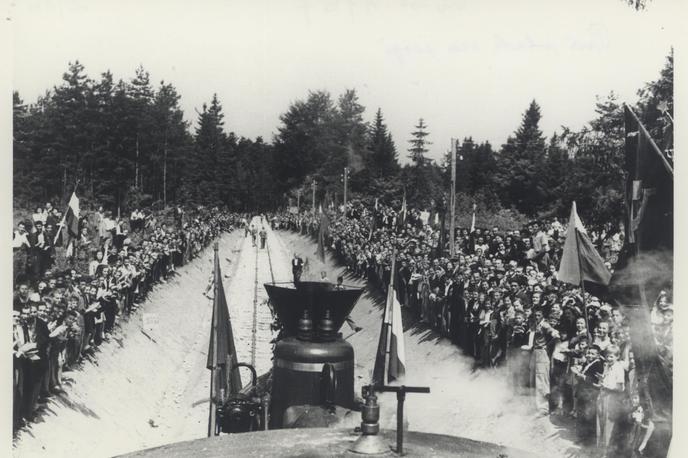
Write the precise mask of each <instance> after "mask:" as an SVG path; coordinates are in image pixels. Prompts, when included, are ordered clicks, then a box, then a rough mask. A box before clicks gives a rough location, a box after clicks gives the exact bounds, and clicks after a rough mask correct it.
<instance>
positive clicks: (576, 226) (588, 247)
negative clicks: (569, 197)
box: [557, 202, 612, 285]
mask: <svg viewBox="0 0 688 458" xmlns="http://www.w3.org/2000/svg"><path fill="white" fill-rule="evenodd" d="M611 277H612V274H611V272H609V269H607V267H606V266H605V265H604V260H603V259H602V257H601V256H600V254H599V253H598V252H597V250H596V249H595V246H594V245H593V244H592V242H591V241H590V239H589V238H588V235H587V233H586V231H585V228H584V227H583V223H582V222H581V220H580V218H579V217H578V213H577V212H576V202H573V204H572V205H571V217H570V218H569V225H568V228H567V229H566V241H565V242H564V252H563V255H562V257H561V264H560V265H559V273H558V274H557V278H558V279H559V280H561V281H563V282H566V283H570V284H572V285H581V284H582V282H583V281H589V282H592V283H596V284H598V285H608V284H609V280H610V279H611Z"/></svg>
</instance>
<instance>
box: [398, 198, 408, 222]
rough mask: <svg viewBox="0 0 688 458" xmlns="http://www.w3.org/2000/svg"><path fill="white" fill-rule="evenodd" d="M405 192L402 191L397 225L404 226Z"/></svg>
mask: <svg viewBox="0 0 688 458" xmlns="http://www.w3.org/2000/svg"><path fill="white" fill-rule="evenodd" d="M406 211H407V210H406V191H404V200H402V201H401V210H399V225H400V226H401V227H404V226H406Z"/></svg>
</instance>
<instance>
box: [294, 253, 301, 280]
mask: <svg viewBox="0 0 688 458" xmlns="http://www.w3.org/2000/svg"><path fill="white" fill-rule="evenodd" d="M291 273H292V274H293V275H294V284H297V283H299V282H300V281H301V274H302V273H303V259H301V258H300V257H299V254H298V253H294V258H293V259H292V260H291Z"/></svg>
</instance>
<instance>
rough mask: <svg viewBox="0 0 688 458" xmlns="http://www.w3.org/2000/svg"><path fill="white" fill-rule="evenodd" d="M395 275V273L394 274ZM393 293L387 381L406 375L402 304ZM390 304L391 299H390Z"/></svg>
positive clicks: (392, 290)
mask: <svg viewBox="0 0 688 458" xmlns="http://www.w3.org/2000/svg"><path fill="white" fill-rule="evenodd" d="M392 275H394V273H392ZM389 290H390V292H391V294H390V295H391V296H392V299H391V309H392V310H391V312H392V313H391V315H392V323H391V330H392V333H391V338H390V342H389V371H388V373H387V380H389V381H390V382H391V381H392V380H399V379H401V378H402V377H403V376H404V375H405V374H406V352H405V351H404V324H403V322H402V319H401V304H400V303H399V299H397V293H396V291H395V290H394V288H390V289H389ZM388 302H390V301H389V299H388Z"/></svg>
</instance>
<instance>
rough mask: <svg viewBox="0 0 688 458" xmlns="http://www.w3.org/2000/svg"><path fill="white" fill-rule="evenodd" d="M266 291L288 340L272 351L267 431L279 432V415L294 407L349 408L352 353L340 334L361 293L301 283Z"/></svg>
mask: <svg viewBox="0 0 688 458" xmlns="http://www.w3.org/2000/svg"><path fill="white" fill-rule="evenodd" d="M265 289H266V291H267V292H268V295H269V296H270V301H271V304H272V306H273V310H274V311H275V313H276V314H277V316H278V318H279V320H280V322H281V323H282V325H283V335H285V336H287V337H285V338H283V339H281V340H279V341H278V342H277V343H276V344H275V348H274V350H273V354H274V358H273V381H272V393H271V400H272V402H271V406H270V427H271V428H281V427H283V417H284V412H285V411H286V410H287V409H288V408H290V407H293V406H294V407H295V406H308V405H311V406H314V405H315V406H318V405H336V406H341V407H344V408H347V409H351V408H353V407H354V349H353V347H352V346H351V344H349V343H348V342H346V341H345V340H343V339H342V338H341V334H340V333H339V330H340V328H341V327H342V325H343V324H344V320H345V319H346V317H347V316H348V315H349V313H351V310H352V309H353V307H354V305H355V304H356V301H358V299H359V297H360V296H361V294H362V293H363V288H350V289H343V290H335V289H334V286H333V285H332V284H331V283H324V282H301V283H298V284H297V285H296V288H286V287H281V286H277V285H274V284H265ZM323 369H325V370H323ZM324 373H327V374H328V376H327V380H326V381H327V383H323V380H324V379H323V374H324Z"/></svg>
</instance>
